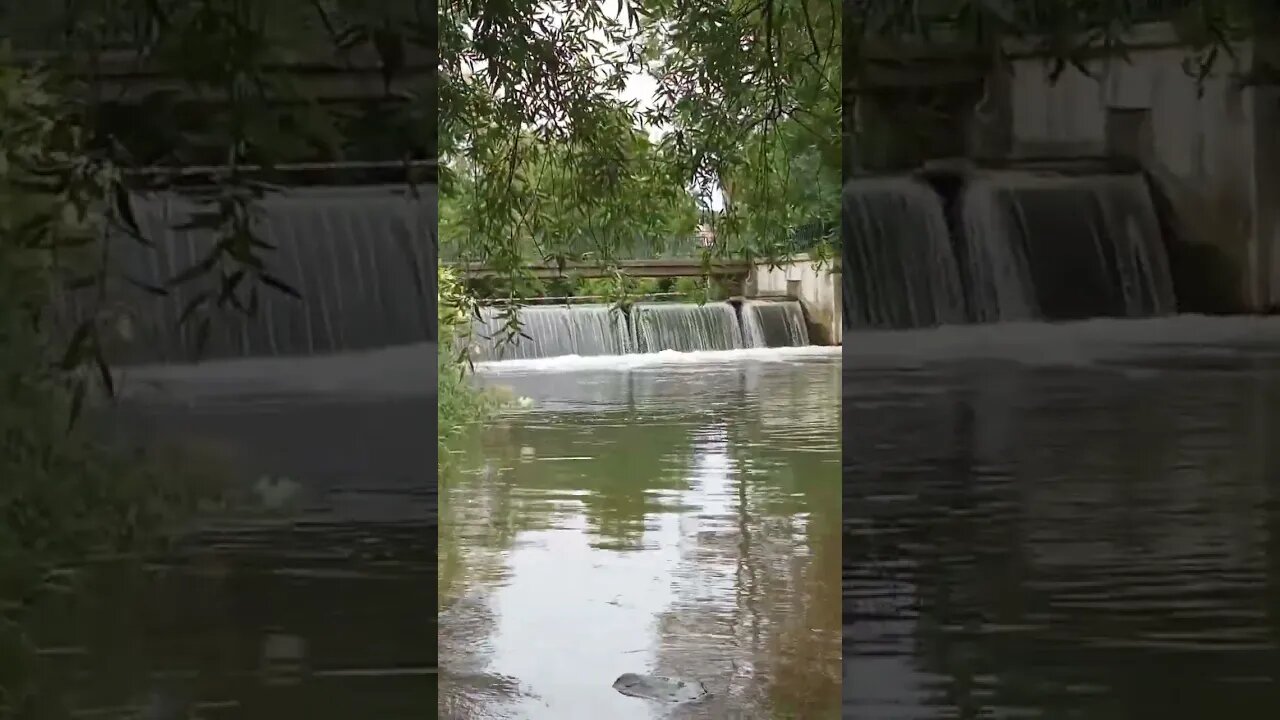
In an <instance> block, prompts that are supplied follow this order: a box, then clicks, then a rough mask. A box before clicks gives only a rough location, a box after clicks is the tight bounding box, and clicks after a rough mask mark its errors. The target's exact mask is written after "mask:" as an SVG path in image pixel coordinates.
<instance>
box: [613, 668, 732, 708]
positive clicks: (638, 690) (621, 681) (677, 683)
mask: <svg viewBox="0 0 1280 720" xmlns="http://www.w3.org/2000/svg"><path fill="white" fill-rule="evenodd" d="M613 689H614V690H617V691H618V692H620V693H622V694H623V695H630V696H631V697H638V698H644V699H645V700H657V701H658V702H668V703H688V702H695V701H697V700H701V699H703V698H705V697H707V696H708V695H710V694H711V693H709V692H707V688H706V686H705V685H703V684H702V683H701V682H699V681H697V680H681V679H679V678H669V677H662V676H661V675H637V674H635V673H623V674H622V675H620V676H619V677H618V679H617V680H614V681H613Z"/></svg>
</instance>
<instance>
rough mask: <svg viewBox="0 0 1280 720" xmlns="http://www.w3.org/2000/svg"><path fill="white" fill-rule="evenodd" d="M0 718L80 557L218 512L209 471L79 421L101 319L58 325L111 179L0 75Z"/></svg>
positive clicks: (40, 80) (96, 268)
mask: <svg viewBox="0 0 1280 720" xmlns="http://www.w3.org/2000/svg"><path fill="white" fill-rule="evenodd" d="M0 120H2V121H3V124H4V128H5V131H4V133H2V134H0V439H2V442H3V446H4V447H3V452H0V479H2V481H0V717H27V716H28V715H27V714H26V711H27V710H28V708H26V705H25V704H26V703H27V702H28V700H29V699H30V698H29V695H28V689H29V683H30V682H31V680H32V676H31V675H30V673H29V672H28V670H29V669H30V668H29V661H30V660H31V657H32V655H31V648H30V647H29V645H28V642H27V638H26V636H25V634H24V632H23V620H24V617H25V615H26V613H27V612H28V610H29V609H30V608H31V607H32V606H33V605H34V604H35V603H37V602H39V600H40V599H41V598H42V597H43V596H44V595H45V594H47V593H49V592H55V591H57V590H59V589H61V588H63V587H64V586H65V585H67V584H69V583H72V582H74V578H75V572H74V568H75V566H76V565H78V564H79V563H81V562H83V561H84V559H85V558H89V557H93V556H101V555H114V554H118V553H122V552H136V551H142V550H145V549H147V548H150V547H153V546H155V545H156V544H157V543H162V542H164V541H165V540H166V539H167V538H168V537H170V535H169V532H170V531H172V530H174V529H176V527H177V526H178V525H179V524H180V523H181V522H182V521H183V520H185V519H186V518H189V517H190V516H191V515H192V514H193V513H195V512H196V511H197V510H199V509H200V508H201V507H204V506H206V504H207V503H210V502H216V501H218V500H219V499H220V496H221V492H222V489H223V486H222V484H221V483H222V479H223V478H222V476H221V475H220V474H218V472H217V470H216V467H217V466H216V464H215V463H211V462H208V460H209V459H207V458H201V460H200V462H192V456H191V455H188V454H185V453H184V452H182V451H178V450H176V449H174V448H161V447H149V448H143V449H138V450H134V449H130V448H127V447H126V446H124V445H122V444H121V445H117V444H114V443H111V442H109V441H108V440H107V439H106V438H105V437H104V436H103V435H102V434H101V433H100V432H98V430H100V428H98V427H96V426H95V425H94V423H92V422H89V421H87V420H84V419H83V418H82V416H84V415H85V414H86V412H89V413H90V414H91V413H92V411H91V410H89V411H86V408H87V407H89V406H92V405H94V404H95V402H96V398H98V397H99V396H100V393H101V390H102V389H103V387H104V386H110V385H111V376H110V372H109V368H107V366H106V360H105V357H104V355H103V352H102V343H104V342H105V341H104V340H103V337H104V336H105V333H106V327H105V326H106V325H107V324H108V323H106V322H105V315H103V316H98V315H94V316H92V317H90V318H88V319H86V320H85V322H84V324H81V325H80V326H78V327H75V326H70V325H68V324H67V323H66V322H64V321H65V317H63V316H62V314H61V313H59V312H57V309H58V308H59V307H61V306H62V305H61V303H62V300H63V299H64V298H65V296H66V293H68V292H72V291H74V289H75V288H78V287H84V286H87V285H88V284H90V283H91V281H92V279H93V278H94V277H96V276H97V275H98V274H100V273H101V272H102V270H103V267H102V256H101V254H100V252H99V248H98V247H97V242H96V241H97V240H98V238H100V237H101V234H102V232H103V230H104V218H105V213H104V212H103V208H104V207H106V206H107V205H109V203H110V200H111V197H112V196H111V191H112V189H113V187H114V185H113V183H114V181H115V179H116V171H115V169H114V167H113V166H112V165H111V164H110V163H109V162H106V161H105V160H104V159H102V158H101V157H100V156H98V155H96V154H95V153H94V151H93V150H92V149H91V148H90V147H88V146H87V144H86V140H87V134H86V133H85V132H84V129H83V127H82V125H81V124H80V122H79V114H78V113H77V111H76V107H75V106H74V104H73V103H70V102H68V101H67V100H66V98H65V97H64V96H62V95H61V94H60V93H59V92H58V88H57V86H56V85H55V84H53V83H51V82H50V81H49V80H48V79H47V78H46V77H45V76H44V75H43V74H41V73H38V72H32V71H28V70H24V69H20V68H16V67H14V66H13V65H11V64H7V63H3V62H0Z"/></svg>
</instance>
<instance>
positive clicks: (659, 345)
mask: <svg viewBox="0 0 1280 720" xmlns="http://www.w3.org/2000/svg"><path fill="white" fill-rule="evenodd" d="M631 318H632V328H633V330H634V332H635V336H636V347H637V349H638V350H639V351H640V352H661V351H663V350H677V351H679V352H696V351H701V350H739V349H742V348H744V347H746V346H747V345H746V339H745V337H744V335H743V332H742V324H741V323H740V322H739V320H738V313H737V311H736V310H735V309H734V307H733V306H732V305H730V304H729V303H721V302H709V303H704V304H701V305H699V304H697V303H637V304H636V305H634V306H633V307H632V310H631Z"/></svg>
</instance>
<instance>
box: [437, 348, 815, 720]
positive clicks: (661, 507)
mask: <svg viewBox="0 0 1280 720" xmlns="http://www.w3.org/2000/svg"><path fill="white" fill-rule="evenodd" d="M833 360H834V358H826V359H819V360H817V362H818V363H821V364H822V367H797V366H796V365H792V364H790V363H786V362H776V363H775V362H759V361H756V360H748V359H745V358H738V359H737V361H736V362H723V361H721V362H716V363H711V364H707V365H701V366H699V365H697V364H689V363H682V364H677V365H675V366H667V367H639V368H631V369H625V368H623V369H613V370H605V369H598V368H595V369H590V370H579V371H578V372H563V371H562V372H547V371H541V372H538V371H528V370H526V371H525V372H517V373H504V374H501V376H500V377H497V378H486V380H489V381H497V382H498V383H499V384H503V385H507V386H508V387H510V388H511V389H512V391H513V392H515V393H516V394H518V395H527V396H530V397H533V398H535V403H534V405H533V407H532V408H528V409H520V408H513V409H512V410H511V412H510V414H509V415H507V416H506V417H505V418H502V419H500V420H499V421H498V422H499V423H501V424H505V423H511V424H512V426H516V427H521V428H522V429H523V430H524V432H522V433H520V434H519V439H518V440H517V441H515V444H517V445H526V444H527V445H529V446H530V449H529V452H528V453H527V454H522V459H521V461H519V462H514V463H512V464H511V465H510V466H508V467H506V468H504V469H503V471H502V474H503V478H502V481H503V482H504V483H505V484H508V485H509V486H510V487H511V488H513V489H514V494H513V495H512V497H513V498H514V497H518V498H519V509H518V510H517V512H518V513H519V514H520V515H521V517H520V518H518V519H517V522H518V523H520V524H521V525H523V526H524V527H535V528H536V529H529V530H525V531H521V532H518V533H517V534H516V536H515V537H514V539H513V540H511V541H510V543H511V544H510V546H509V547H510V549H509V550H506V551H504V552H503V553H502V556H501V562H502V563H503V565H505V571H504V572H502V573H500V576H501V578H502V580H501V581H500V584H499V585H498V586H496V587H493V586H491V587H490V588H489V589H485V588H477V589H478V590H480V591H481V592H483V593H485V594H487V602H488V603H489V605H490V608H491V610H492V617H493V618H494V624H493V625H492V626H491V628H490V629H489V638H488V641H487V642H486V643H485V645H486V647H487V648H489V649H491V653H489V654H487V664H486V665H485V666H484V667H483V672H484V673H485V674H486V675H488V676H503V677H508V678H512V679H513V680H515V681H516V682H517V683H518V685H519V689H520V693H521V694H522V695H524V697H517V698H512V699H510V700H508V701H507V702H506V703H505V704H504V706H503V707H502V708H501V709H500V712H505V713H507V714H506V715H496V716H495V717H518V718H524V719H526V720H560V719H561V718H568V719H572V718H584V719H590V720H596V719H597V718H605V719H609V720H614V719H616V720H629V719H635V720H652V719H653V718H656V717H664V718H665V717H667V714H666V713H667V712H668V711H667V710H666V709H664V708H662V707H661V706H655V705H653V704H651V703H648V702H645V701H642V700H638V699H636V698H630V697H626V696H624V695H622V694H620V693H618V692H617V691H616V690H614V689H613V688H612V682H613V681H614V679H615V678H617V677H618V676H619V675H621V674H623V673H632V672H633V673H654V674H659V675H675V676H679V677H689V678H692V679H698V680H703V681H705V682H706V683H707V685H708V687H709V688H710V689H711V690H712V692H713V693H721V694H722V695H723V694H724V693H725V688H726V685H727V683H729V682H730V680H731V678H730V675H731V674H733V673H735V672H738V671H735V670H734V667H735V665H734V663H735V662H736V667H737V668H740V669H741V672H748V670H747V668H752V667H754V665H755V662H756V661H757V657H756V655H757V654H758V653H760V652H762V648H761V647H758V646H757V645H758V642H755V643H753V642H746V639H749V638H744V637H743V636H742V633H743V632H745V627H746V626H740V622H741V621H742V618H741V617H740V616H741V613H742V612H743V611H742V609H741V606H742V605H743V603H746V604H748V605H751V606H752V607H755V606H756V605H757V603H758V601H763V600H764V598H759V599H757V598H755V597H754V594H755V593H761V592H764V590H763V589H762V588H761V587H759V586H757V585H756V584H755V583H749V584H748V585H746V586H743V585H742V582H743V580H742V577H741V575H742V572H743V565H744V563H745V564H748V565H751V566H752V567H755V568H758V569H760V570H764V571H765V572H766V573H767V572H769V571H770V570H775V571H778V572H785V573H789V572H791V570H789V569H787V568H790V567H791V563H792V562H793V561H794V560H796V559H798V558H803V557H807V556H808V554H809V553H808V550H809V548H808V547H807V543H808V539H807V538H806V537H803V535H804V533H803V528H804V527H806V526H807V523H806V522H805V521H804V520H803V519H801V518H799V517H797V515H799V516H807V515H808V513H807V512H805V511H804V510H803V501H802V500H801V501H800V504H799V505H793V506H786V507H783V506H777V507H776V509H767V508H766V506H772V505H771V504H769V503H765V505H761V506H756V507H754V508H753V509H752V511H751V512H749V513H747V514H745V515H744V514H743V513H741V512H740V511H741V508H740V507H739V505H740V503H741V501H742V495H740V493H739V490H740V488H739V485H740V483H743V482H747V483H749V484H750V485H751V489H750V491H749V495H750V496H751V497H753V498H757V499H758V498H763V497H767V496H768V494H769V493H770V492H771V488H772V486H773V483H774V482H775V481H776V480H777V479H779V477H781V476H778V473H784V472H786V471H787V468H784V467H781V466H779V462H781V457H782V456H783V454H784V453H785V454H789V453H790V452H792V451H794V450H795V449H796V448H797V446H805V445H808V446H814V447H816V446H819V445H823V446H825V448H826V451H827V452H828V453H831V454H832V455H833V457H834V454H835V453H836V449H835V448H836V446H835V444H834V443H835V439H834V435H835V430H836V426H835V425H834V424H833V421H832V418H833V417H834V415H835V413H836V412H837V408H836V406H835V402H834V401H835V398H834V396H833V395H832V394H830V393H829V392H827V390H828V389H829V388H828V385H830V386H831V387H838V385H836V384H835V383H836V381H837V380H838V375H837V371H836V366H835V363H834V362H832V361H833ZM828 381H829V382H828ZM791 404H795V405H798V406H802V407H811V408H813V409H814V410H815V412H814V413H812V414H811V416H810V417H808V418H806V419H804V420H802V421H799V422H795V423H793V424H792V425H791V426H790V427H788V428H786V429H783V427H780V426H775V425H773V424H770V425H768V426H766V425H765V424H764V423H763V422H762V420H763V418H764V417H766V416H771V415H774V416H776V415H782V416H794V415H795V412H794V410H793V409H792V408H791V407H790V405H791ZM822 405H827V406H829V407H822V408H819V407H818V406H822ZM618 410H626V413H625V418H626V419H625V420H621V419H620V416H618V415H608V414H604V413H616V412H617V411H618ZM597 413H601V414H600V415H597ZM619 422H626V423H629V425H628V429H627V430H625V431H623V432H622V434H621V435H620V436H621V437H627V436H629V434H630V433H631V432H632V429H631V427H630V424H634V423H643V427H635V428H634V432H635V433H636V434H637V435H636V436H637V437H640V436H641V435H642V434H643V433H644V432H646V429H648V431H653V430H656V429H658V428H663V427H664V425H665V426H666V428H665V430H666V431H669V430H670V428H671V427H672V426H673V424H675V425H678V426H679V428H680V429H679V432H678V433H674V434H673V435H672V437H673V439H674V438H684V440H683V441H680V440H676V444H677V445H678V446H679V447H672V448H671V451H670V453H671V454H668V451H667V450H659V451H658V452H660V453H661V454H662V456H661V457H657V456H655V457H653V458H652V459H644V460H643V461H642V462H641V465H642V466H643V467H635V470H636V471H637V472H638V473H639V474H638V476H637V478H636V480H635V482H636V485H635V491H636V492H639V491H643V492H644V493H645V496H646V500H647V501H646V502H645V504H644V508H645V509H646V510H647V512H646V514H645V515H644V518H643V528H644V529H643V534H642V535H641V536H640V537H639V538H637V539H634V540H633V541H629V542H628V543H627V547H626V549H618V547H617V543H614V542H611V541H610V538H609V537H602V536H601V532H602V528H601V527H600V522H599V518H598V517H597V516H596V515H597V513H598V512H599V511H600V508H599V506H597V505H596V504H595V501H596V500H595V494H596V492H597V490H596V489H595V488H596V485H595V483H596V482H597V480H598V478H597V477H596V473H599V472H612V473H616V472H618V470H619V468H620V467H622V468H625V467H627V466H626V465H625V464H624V465H622V466H619V464H618V463H617V462H616V460H614V459H611V458H609V457H606V455H605V454H608V453H618V452H621V451H622V448H620V447H618V446H617V445H615V444H614V443H615V440H614V439H613V438H616V437H619V435H618V433H616V432H615V433H614V434H607V435H596V434H593V433H592V432H591V431H590V430H589V429H588V428H592V427H598V426H600V425H598V424H599V423H606V424H608V425H609V427H610V428H616V427H617V424H618V423H619ZM753 428H755V429H753ZM530 429H536V430H535V431H534V432H528V431H529V430H530ZM659 436H661V435H659ZM504 437H505V436H504V435H503V431H502V430H501V429H497V432H496V433H495V435H494V436H493V438H494V439H495V441H497V442H507V441H506V440H503V438H504ZM602 437H606V438H611V439H610V440H608V441H602V440H601V438H602ZM748 437H749V438H751V439H750V440H746V438H748ZM744 440H745V441H746V442H750V443H751V444H752V446H754V445H757V444H758V445H759V446H760V448H761V450H762V451H764V450H765V449H766V448H767V449H768V452H769V453H772V455H771V456H770V457H769V458H768V459H765V458H764V456H761V455H760V454H759V453H757V452H754V451H750V450H748V451H745V452H744V448H743V447H742V446H741V445H740V443H742V442H744ZM533 445H536V446H537V447H532V446H533ZM512 447H514V445H513V446H512ZM510 450H511V448H506V451H510ZM690 451H691V452H690ZM566 458H574V459H573V460H572V461H570V460H567V459H566ZM637 461H640V459H639V458H637ZM836 467H837V466H836V465H835V463H834V462H833V463H832V465H831V468H832V480H833V481H834V473H835V472H836ZM671 474H678V476H679V477H681V478H683V481H684V482H681V483H671V482H667V481H664V482H661V483H654V482H653V480H656V479H657V477H658V475H662V476H664V477H668V478H669V477H670V475H671ZM645 478H648V479H645ZM535 479H536V481H535ZM548 482H551V483H553V485H554V486H553V487H548V486H547V483H548ZM788 482H790V481H788ZM757 502H758V501H757ZM754 504H755V503H753V505H754ZM777 513H781V514H783V515H787V516H788V519H787V520H785V521H783V522H781V523H779V522H778V521H779V519H780V518H779V517H778V515H777ZM530 520H533V521H534V524H533V525H532V526H531V525H529V524H527V523H528V521H530ZM495 521H496V522H498V523H502V522H503V520H502V519H501V518H493V517H490V516H486V517H483V518H481V517H477V518H474V519H473V520H472V521H470V522H484V523H492V522H495ZM547 521H549V524H550V527H548V522H547ZM743 523H746V525H747V526H748V531H749V532H750V536H751V538H752V539H753V542H752V544H751V549H750V551H749V552H750V553H752V554H753V556H752V557H751V558H750V559H748V558H745V557H744V556H743V555H742V553H743V552H747V551H746V550H744V549H743V546H742V545H741V533H742V528H741V527H740V526H741V524H743ZM788 525H790V526H791V528H793V529H794V528H799V529H800V530H798V531H797V532H798V533H799V535H800V536H794V535H780V534H779V529H780V528H783V527H786V526H788ZM461 529H462V530H463V531H464V532H465V531H466V528H461ZM475 531H477V532H479V533H481V534H483V533H485V530H484V529H482V528H479V527H476V528H475ZM605 534H606V535H607V534H608V533H607V531H606V532H605ZM602 540H603V541H604V542H602ZM765 585H767V586H777V584H776V583H765ZM831 602H832V605H834V600H832V601H831ZM766 604H767V605H768V606H769V608H772V609H768V608H765V607H763V606H761V607H759V608H757V609H756V610H755V611H754V612H753V613H751V617H752V618H753V621H752V625H753V627H757V628H759V627H761V624H762V626H763V627H764V628H765V631H766V634H768V633H769V632H772V631H773V630H776V626H777V625H778V624H780V623H782V622H784V621H785V618H784V617H779V616H778V615H779V614H781V615H786V614H787V613H789V612H791V611H792V610H795V611H799V610H800V609H801V608H802V607H803V605H804V601H803V600H797V599H794V598H792V599H790V600H788V601H786V602H782V603H781V604H778V601H777V600H776V599H775V600H773V601H769V602H768V603H766ZM789 608H790V609H789ZM761 672H762V674H761V675H760V676H759V677H757V678H755V679H753V680H752V682H753V683H755V684H756V685H760V686H763V685H762V683H765V682H767V680H768V678H767V676H766V673H768V672H771V671H766V670H762V671H761ZM761 700H762V698H754V696H753V699H752V700H750V701H749V702H750V703H753V704H751V705H749V706H747V707H745V708H732V707H731V708H729V710H731V711H732V712H738V713H741V712H743V711H745V712H747V714H746V715H741V714H739V715H736V716H740V717H761V718H765V717H768V713H769V711H768V710H767V709H765V708H763V707H760V706H759V705H755V704H754V703H757V702H760V701H761ZM724 707H725V706H724V705H714V706H710V707H703V708H702V709H694V710H693V712H695V713H701V714H697V715H696V717H698V718H712V717H714V718H718V717H725V715H723V714H720V713H721V710H722V709H724ZM490 710H499V709H498V708H490ZM707 713H710V714H707ZM752 713H759V714H752ZM732 716H735V715H729V717H732ZM679 717H685V716H684V715H679Z"/></svg>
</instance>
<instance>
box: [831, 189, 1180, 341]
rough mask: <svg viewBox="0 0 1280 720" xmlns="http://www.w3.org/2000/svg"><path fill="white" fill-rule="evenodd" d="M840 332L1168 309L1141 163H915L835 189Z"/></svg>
mask: <svg viewBox="0 0 1280 720" xmlns="http://www.w3.org/2000/svg"><path fill="white" fill-rule="evenodd" d="M842 231H843V234H844V242H845V248H844V252H845V263H844V277H843V289H842V290H843V302H844V308H843V309H844V315H845V318H846V322H847V323H848V324H849V325H850V326H851V327H853V328H860V327H861V328H881V329H896V328H918V327H931V326H937V325H953V324H963V323H990V322H1013V321H1037V320H1041V321H1064V320H1080V319H1086V318H1093V317H1152V316H1161V315H1169V314H1173V313H1175V312H1177V311H1178V303H1177V299H1176V293H1175V288H1174V282H1173V277H1172V273H1171V272H1170V262H1169V255H1168V250H1167V248H1166V247H1165V242H1164V237H1163V235H1164V233H1163V232H1162V227H1161V218H1160V217H1159V216H1158V214H1157V212H1156V205H1155V202H1154V200H1153V189H1152V187H1151V184H1150V182H1149V181H1148V178H1147V177H1146V176H1145V175H1144V174H1143V173H1141V172H1120V171H1103V170H1089V171H1083V172H1062V171H1050V170H1042V169H994V170H987V169H981V170H966V171H936V170H932V171H931V170H923V171H920V172H917V173H913V174H911V175H907V176H889V177H867V178H858V179H854V180H851V181H849V182H847V183H846V184H845V187H844V198H843V209H842Z"/></svg>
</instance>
